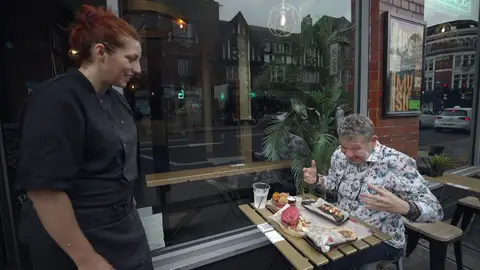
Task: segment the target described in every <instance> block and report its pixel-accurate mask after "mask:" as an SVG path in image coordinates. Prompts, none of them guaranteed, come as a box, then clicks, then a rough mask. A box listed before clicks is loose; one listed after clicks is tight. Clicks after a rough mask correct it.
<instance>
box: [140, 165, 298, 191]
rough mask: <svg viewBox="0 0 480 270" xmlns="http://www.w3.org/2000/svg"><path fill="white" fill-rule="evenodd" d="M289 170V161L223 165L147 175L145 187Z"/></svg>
mask: <svg viewBox="0 0 480 270" xmlns="http://www.w3.org/2000/svg"><path fill="white" fill-rule="evenodd" d="M287 168H290V162H289V161H279V162H269V161H259V162H252V163H246V164H236V165H225V166H217V167H209V168H201V169H191V170H183V171H176V172H167V173H154V174H147V175H146V176H145V178H146V179H147V187H158V186H166V185H173V184H179V183H185V182H191V181H202V180H207V179H216V178H221V177H228V176H235V175H242V174H248V173H257V172H264V171H271V170H280V169H287Z"/></svg>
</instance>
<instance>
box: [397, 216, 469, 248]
mask: <svg viewBox="0 0 480 270" xmlns="http://www.w3.org/2000/svg"><path fill="white" fill-rule="evenodd" d="M403 223H404V224H405V228H407V229H409V230H413V231H416V232H417V233H419V234H422V235H423V236H424V237H428V238H431V239H433V240H436V241H439V242H444V243H448V242H451V241H453V240H456V239H457V238H459V237H461V236H462V234H463V231H462V229H460V228H458V227H457V226H453V225H450V224H448V223H445V222H443V221H438V222H435V223H418V222H410V221H408V220H407V219H405V218H404V219H403Z"/></svg>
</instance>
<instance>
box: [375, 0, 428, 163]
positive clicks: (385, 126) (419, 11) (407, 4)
mask: <svg viewBox="0 0 480 270" xmlns="http://www.w3.org/2000/svg"><path fill="white" fill-rule="evenodd" d="M424 4H425V0H410V1H408V0H371V11H370V12H371V13H370V14H371V17H370V27H371V35H370V36H371V40H370V46H371V47H370V49H371V58H370V63H369V80H370V81H369V93H368V98H369V99H368V107H369V108H368V111H369V117H370V118H371V119H372V121H373V122H374V124H375V127H376V130H377V135H378V136H379V138H380V142H381V143H382V144H385V145H388V146H390V147H392V148H395V149H397V150H399V151H402V152H404V153H405V154H407V155H409V156H416V155H417V152H418V132H419V129H418V117H404V118H384V117H383V112H382V110H383V79H382V76H383V75H382V73H383V63H384V61H383V45H384V39H383V28H384V27H383V16H382V13H383V12H385V11H390V12H391V13H397V14H401V15H403V16H406V17H411V18H416V19H420V20H423V14H424V13H423V10H424Z"/></svg>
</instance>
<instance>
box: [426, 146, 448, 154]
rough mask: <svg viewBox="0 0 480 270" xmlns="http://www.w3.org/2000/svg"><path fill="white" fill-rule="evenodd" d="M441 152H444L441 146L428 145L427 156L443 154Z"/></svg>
mask: <svg viewBox="0 0 480 270" xmlns="http://www.w3.org/2000/svg"><path fill="white" fill-rule="evenodd" d="M443 150H445V146H442V145H432V144H431V145H429V146H428V154H429V155H431V156H434V155H440V154H443Z"/></svg>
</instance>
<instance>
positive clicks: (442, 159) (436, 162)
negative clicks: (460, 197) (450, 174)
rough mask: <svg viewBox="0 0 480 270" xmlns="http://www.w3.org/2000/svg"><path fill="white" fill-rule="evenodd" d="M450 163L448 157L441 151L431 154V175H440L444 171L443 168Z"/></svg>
mask: <svg viewBox="0 0 480 270" xmlns="http://www.w3.org/2000/svg"><path fill="white" fill-rule="evenodd" d="M449 163H450V157H448V156H447V155H445V154H443V153H441V154H438V155H435V156H433V158H432V172H433V176H434V177H435V176H442V175H443V173H444V172H445V168H446V167H447V166H448V164H449Z"/></svg>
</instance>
